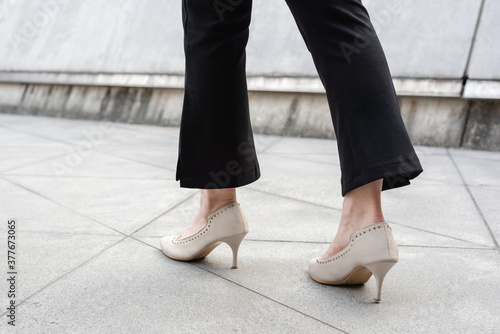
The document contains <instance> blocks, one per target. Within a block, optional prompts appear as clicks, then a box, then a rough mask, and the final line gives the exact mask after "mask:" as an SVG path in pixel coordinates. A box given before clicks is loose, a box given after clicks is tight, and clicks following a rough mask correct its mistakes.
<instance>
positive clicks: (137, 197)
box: [0, 114, 500, 333]
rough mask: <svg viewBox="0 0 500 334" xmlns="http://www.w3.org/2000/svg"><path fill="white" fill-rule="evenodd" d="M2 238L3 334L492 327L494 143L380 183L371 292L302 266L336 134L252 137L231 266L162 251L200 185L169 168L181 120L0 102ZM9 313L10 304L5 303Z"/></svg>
mask: <svg viewBox="0 0 500 334" xmlns="http://www.w3.org/2000/svg"><path fill="white" fill-rule="evenodd" d="M0 138H1V141H0V142H1V145H0V189H1V190H2V191H1V192H0V218H1V221H2V224H0V235H1V237H0V244H1V245H2V246H1V247H3V249H4V251H3V252H4V254H6V253H7V235H8V226H7V221H8V220H9V219H15V221H16V228H15V231H16V254H15V256H16V259H15V260H16V271H17V274H16V281H15V289H16V296H15V302H16V312H15V314H16V318H15V324H16V326H15V328H14V327H12V326H9V325H8V324H7V321H8V318H7V315H8V313H9V312H8V311H7V310H6V308H7V307H8V305H9V304H8V303H9V302H10V299H12V298H9V297H8V296H7V292H8V291H9V289H10V288H11V286H10V283H9V282H8V281H7V279H8V278H9V276H8V274H7V272H8V271H9V270H8V268H7V258H6V256H5V255H4V256H3V260H2V262H1V265H0V267H1V268H2V270H1V272H2V274H1V275H2V276H3V278H2V279H1V280H0V281H1V282H3V283H2V285H1V286H0V287H1V289H2V291H1V292H0V295H1V296H2V297H1V299H0V300H1V308H2V311H1V312H2V313H1V315H2V320H1V325H0V329H1V332H2V333H11V332H13V333H14V332H19V333H89V332H90V333H137V332H142V333H215V332H216V333H282V332H288V333H314V332H318V333H340V332H347V333H373V332H380V333H402V332H405V333H443V332H445V333H495V332H498V331H499V329H498V328H500V316H499V314H500V298H498V296H499V292H500V288H499V286H500V254H499V247H498V242H497V240H500V205H499V203H500V173H499V172H500V153H498V152H486V151H471V150H464V149H445V148H437V147H417V150H418V154H419V157H420V159H421V162H422V165H423V167H424V170H425V171H424V173H423V174H422V175H421V176H420V177H418V178H417V179H416V180H414V181H413V182H412V185H411V186H408V187H403V188H400V189H395V190H390V191H387V192H384V194H383V206H384V212H385V215H386V219H387V221H388V222H389V223H390V224H391V226H392V228H393V231H394V234H395V237H396V241H397V242H398V245H399V246H400V262H399V263H398V265H396V266H395V267H394V269H393V270H391V272H389V274H388V276H387V278H386V280H385V283H384V290H383V294H382V302H381V303H380V304H374V303H372V302H371V299H372V298H373V296H374V293H375V284H374V283H375V282H374V278H371V279H370V280H369V281H368V282H367V283H366V284H365V285H363V286H359V287H332V286H326V285H321V284H318V283H316V282H314V281H313V280H311V279H310V278H309V276H308V274H307V262H308V261H309V259H310V258H312V257H316V256H319V255H321V254H322V253H323V252H324V250H325V249H326V248H327V246H328V243H329V242H330V241H331V240H332V238H333V235H334V232H335V231H336V228H337V221H338V219H339V215H340V208H341V204H342V197H341V195H340V182H339V179H340V170H339V165H338V155H337V151H336V143H335V141H333V140H326V139H309V138H287V137H278V136H267V135H255V141H256V145H257V150H258V154H259V155H258V156H259V162H260V165H261V171H262V177H261V179H260V180H258V181H257V182H254V183H252V184H250V185H249V186H247V187H244V188H241V189H239V190H238V197H239V202H240V203H241V206H242V208H243V210H244V212H245V214H246V215H247V217H248V219H249V222H250V233H249V235H248V236H247V238H246V239H245V240H244V242H243V244H242V246H241V248H240V257H239V269H237V270H231V269H230V267H231V251H230V248H229V247H228V246H227V245H225V244H223V245H221V246H219V247H218V248H216V249H215V250H214V251H213V252H212V253H211V254H210V255H209V256H208V257H207V258H205V259H204V260H200V261H196V262H192V263H183V262H177V261H173V260H170V259H168V258H167V257H165V255H164V254H163V253H162V252H161V250H160V249H159V244H158V243H159V238H160V237H162V236H163V235H166V234H172V233H181V232H182V231H183V228H184V227H185V226H186V225H187V224H188V222H189V220H190V219H191V218H192V215H193V213H194V210H195V209H196V205H197V203H198V201H199V197H198V196H199V195H198V191H196V190H193V189H184V188H180V187H179V184H178V182H176V181H175V165H176V158H177V143H178V141H177V140H178V128H170V127H156V126H145V125H130V124H123V123H101V122H97V121H82V120H71V119H61V118H50V117H40V116H22V115H10V114H0ZM6 311H7V312H6Z"/></svg>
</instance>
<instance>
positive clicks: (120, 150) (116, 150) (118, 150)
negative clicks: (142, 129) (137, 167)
mask: <svg viewBox="0 0 500 334" xmlns="http://www.w3.org/2000/svg"><path fill="white" fill-rule="evenodd" d="M104 152H105V153H106V154H109V155H113V156H116V157H120V158H125V159H128V160H131V161H135V162H139V163H142V164H147V165H151V166H155V167H160V168H164V169H168V170H169V171H174V172H175V171H176V169H177V157H178V149H177V147H176V148H172V147H157V146H153V147H151V146H149V147H148V146H146V145H144V147H107V148H106V150H104ZM169 177H170V179H175V174H174V173H170V174H169Z"/></svg>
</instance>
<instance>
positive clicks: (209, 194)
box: [200, 188, 236, 215]
mask: <svg viewBox="0 0 500 334" xmlns="http://www.w3.org/2000/svg"><path fill="white" fill-rule="evenodd" d="M233 201H236V189H235V188H226V189H201V196H200V211H203V212H204V213H206V214H207V215H208V214H210V213H212V212H213V211H215V210H217V209H218V208H220V207H221V206H224V205H225V204H227V203H230V202H233Z"/></svg>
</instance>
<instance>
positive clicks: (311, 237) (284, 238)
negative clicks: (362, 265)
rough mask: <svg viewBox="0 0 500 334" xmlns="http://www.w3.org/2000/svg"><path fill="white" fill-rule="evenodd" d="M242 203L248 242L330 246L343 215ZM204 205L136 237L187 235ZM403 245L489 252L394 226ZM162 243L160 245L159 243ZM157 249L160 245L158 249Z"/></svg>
mask: <svg viewBox="0 0 500 334" xmlns="http://www.w3.org/2000/svg"><path fill="white" fill-rule="evenodd" d="M237 196H238V201H239V202H240V205H241V207H242V209H243V212H244V213H245V216H246V217H247V219H248V221H249V227H250V232H249V234H248V235H247V237H246V240H261V241H278V242H290V241H301V242H312V243H324V244H325V245H324V246H323V247H324V248H325V250H326V248H327V244H328V243H329V242H331V241H332V240H333V238H334V236H335V232H336V231H337V228H338V222H339V220H340V211H339V210H337V209H332V208H326V207H323V206H319V205H314V204H310V203H305V202H302V201H299V200H293V199H289V198H283V197H280V196H277V195H272V194H267V193H262V192H260V191H256V190H250V189H247V188H242V189H239V190H238V191H237ZM199 203H200V199H199V193H198V192H197V193H196V194H195V195H194V196H192V197H191V198H189V199H187V200H186V201H184V202H182V203H181V204H179V205H177V206H176V207H175V208H173V209H172V210H170V211H168V212H167V213H165V214H164V215H162V216H160V217H158V218H157V219H155V220H154V221H152V222H151V223H149V224H147V225H145V226H144V227H142V228H141V229H140V230H138V231H137V232H135V233H134V234H133V236H134V237H142V236H151V237H152V236H155V237H162V236H165V235H177V234H181V233H183V232H184V229H185V227H186V226H187V224H188V223H189V222H190V221H191V219H192V218H193V215H194V213H195V212H196V210H197V209H198V205H199ZM391 225H392V227H393V231H394V235H395V236H396V237H397V240H398V244H399V245H409V246H429V247H462V248H485V247H486V248H487V247H488V246H484V245H480V244H477V243H473V242H468V241H465V240H459V239H457V238H453V237H448V236H445V235H439V234H436V233H433V232H430V231H425V230H423V229H418V228H412V227H408V226H404V225H399V224H397V223H393V222H391ZM158 242H159V241H158ZM155 247H156V245H155Z"/></svg>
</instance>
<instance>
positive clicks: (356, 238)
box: [309, 222, 399, 302]
mask: <svg viewBox="0 0 500 334" xmlns="http://www.w3.org/2000/svg"><path fill="white" fill-rule="evenodd" d="M398 256H399V253H398V246H397V245H396V242H395V241H394V237H393V235H392V229H391V227H390V226H389V224H387V223H386V222H382V223H377V224H373V225H370V226H368V227H365V228H364V229H361V230H359V231H357V232H355V233H353V234H352V235H351V239H350V242H349V244H348V245H347V246H346V247H344V248H343V249H342V250H340V251H339V252H337V253H335V254H334V255H332V256H330V257H328V258H325V259H322V258H315V259H312V260H311V261H310V262H309V274H310V276H311V278H312V279H314V280H315V281H317V282H320V283H324V284H331V285H343V284H364V283H366V282H367V281H368V279H370V277H371V276H372V274H373V275H374V276H375V279H376V281H377V296H376V297H375V298H374V299H373V300H374V301H375V302H379V301H380V296H381V291H382V282H383V281H384V277H385V275H386V274H387V272H388V271H389V270H390V269H391V268H392V267H393V266H394V265H395V264H396V263H397V262H398Z"/></svg>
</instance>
